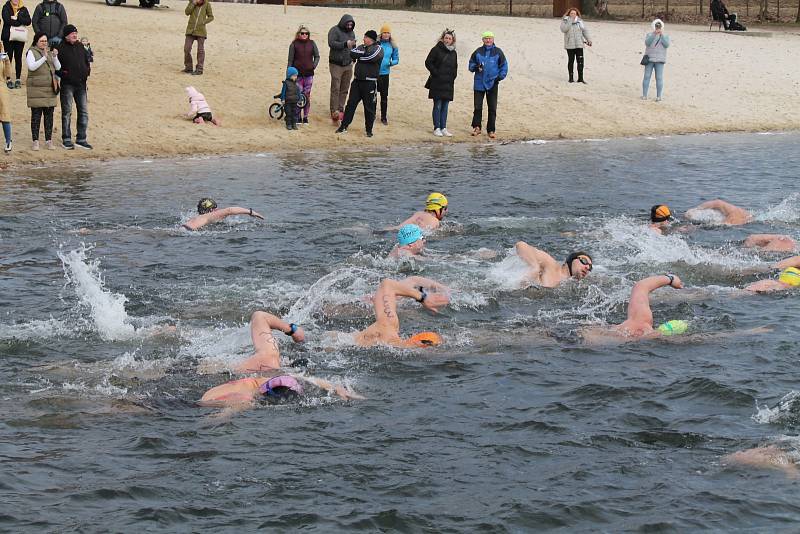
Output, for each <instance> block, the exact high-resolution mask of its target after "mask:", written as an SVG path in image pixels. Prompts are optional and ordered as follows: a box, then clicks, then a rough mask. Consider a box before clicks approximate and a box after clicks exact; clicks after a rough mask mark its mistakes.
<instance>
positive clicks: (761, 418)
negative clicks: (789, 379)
mask: <svg viewBox="0 0 800 534" xmlns="http://www.w3.org/2000/svg"><path fill="white" fill-rule="evenodd" d="M798 398H800V392H798V391H795V390H792V391H790V392H789V393H787V394H786V395H784V396H783V397H782V398H781V400H780V401H778V404H776V405H775V407H773V408H770V407H769V406H767V405H766V404H765V405H763V406H759V405H758V401H756V413H754V414H753V421H755V422H756V423H761V424H772V423H779V422H781V421H782V420H783V419H786V418H787V417H797V416H798V414H797V410H796V409H793V408H794V406H795V402H796V401H797V400H798Z"/></svg>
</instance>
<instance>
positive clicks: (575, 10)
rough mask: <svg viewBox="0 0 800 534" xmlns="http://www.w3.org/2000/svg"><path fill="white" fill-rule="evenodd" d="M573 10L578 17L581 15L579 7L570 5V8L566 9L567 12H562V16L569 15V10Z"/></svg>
mask: <svg viewBox="0 0 800 534" xmlns="http://www.w3.org/2000/svg"><path fill="white" fill-rule="evenodd" d="M573 11H574V12H575V13H577V14H578V16H579V17H580V16H581V10H580V9H578V8H577V7H571V8H569V9H568V10H567V12H566V13H564V16H565V17H569V14H570V13H571V12H573Z"/></svg>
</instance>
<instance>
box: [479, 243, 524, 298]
mask: <svg viewBox="0 0 800 534" xmlns="http://www.w3.org/2000/svg"><path fill="white" fill-rule="evenodd" d="M529 273H530V267H528V265H527V264H526V263H525V262H524V261H522V260H521V259H520V257H519V256H517V252H516V249H513V248H512V249H509V251H508V256H506V257H505V258H503V260H502V261H500V262H499V263H496V264H494V265H492V267H491V268H490V269H489V272H488V273H487V275H486V278H487V280H489V281H490V282H492V283H493V284H494V285H496V286H497V287H498V288H499V289H501V290H504V291H513V290H515V289H520V288H521V287H524V286H527V285H530V284H531V279H530V276H529Z"/></svg>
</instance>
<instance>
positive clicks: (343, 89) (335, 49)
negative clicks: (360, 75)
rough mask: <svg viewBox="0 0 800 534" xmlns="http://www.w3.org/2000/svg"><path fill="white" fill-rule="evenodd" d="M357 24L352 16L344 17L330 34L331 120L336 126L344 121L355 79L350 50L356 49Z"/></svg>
mask: <svg viewBox="0 0 800 534" xmlns="http://www.w3.org/2000/svg"><path fill="white" fill-rule="evenodd" d="M355 27H356V22H355V21H354V20H353V17H351V16H350V15H347V14H345V15H342V18H341V19H340V20H339V24H337V25H336V26H334V27H333V28H331V29H330V31H329V32H328V47H329V48H330V53H329V54H328V66H329V67H330V70H331V102H330V108H331V120H333V122H334V124H338V123H339V121H341V120H342V119H344V105H345V103H346V102H347V90H348V88H349V87H350V80H351V79H352V78H353V58H351V57H350V50H351V49H353V48H355V47H356V34H355V32H354V31H353V30H354V29H355Z"/></svg>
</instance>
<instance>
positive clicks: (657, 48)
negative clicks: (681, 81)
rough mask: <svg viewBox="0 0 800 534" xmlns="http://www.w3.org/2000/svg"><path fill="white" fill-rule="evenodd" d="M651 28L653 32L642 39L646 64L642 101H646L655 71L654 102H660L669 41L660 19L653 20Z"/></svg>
mask: <svg viewBox="0 0 800 534" xmlns="http://www.w3.org/2000/svg"><path fill="white" fill-rule="evenodd" d="M651 26H652V28H653V31H652V32H650V33H648V34H647V36H646V37H645V38H644V44H645V47H646V48H645V51H644V53H645V55H646V56H647V64H646V65H645V66H644V80H642V100H647V92H648V90H649V89H650V78H652V76H653V71H655V73H656V102H660V101H661V95H662V93H663V92H664V64H665V63H666V62H667V48H669V45H670V41H669V35H667V34H665V33H664V22H663V21H662V20H661V19H656V20H654V21H653V23H652V25H651Z"/></svg>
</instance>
